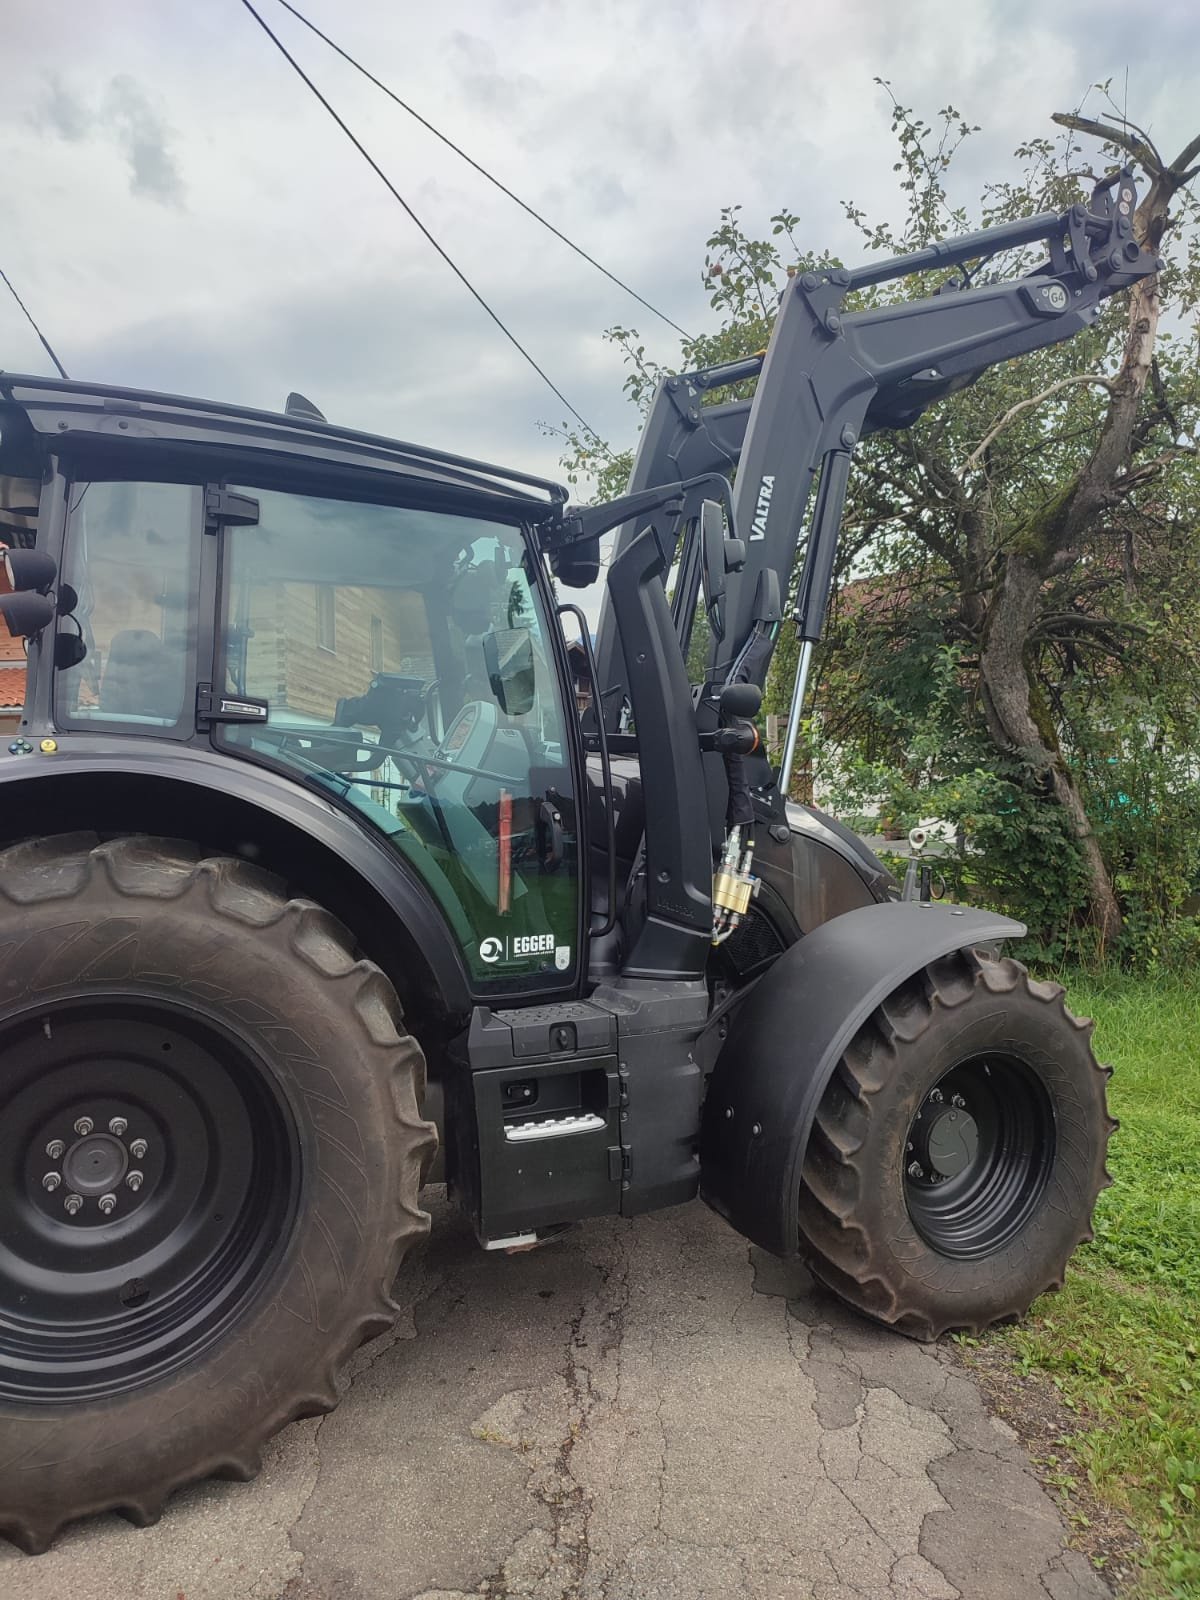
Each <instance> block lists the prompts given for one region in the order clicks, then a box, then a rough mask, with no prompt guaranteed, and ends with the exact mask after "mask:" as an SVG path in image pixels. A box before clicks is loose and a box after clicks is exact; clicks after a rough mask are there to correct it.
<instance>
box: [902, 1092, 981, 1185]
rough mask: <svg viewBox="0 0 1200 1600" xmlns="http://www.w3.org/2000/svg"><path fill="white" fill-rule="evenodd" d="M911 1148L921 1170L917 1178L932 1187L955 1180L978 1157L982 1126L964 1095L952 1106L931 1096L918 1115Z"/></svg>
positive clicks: (912, 1173) (957, 1096)
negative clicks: (929, 1182)
mask: <svg viewBox="0 0 1200 1600" xmlns="http://www.w3.org/2000/svg"><path fill="white" fill-rule="evenodd" d="M913 1135H914V1137H913V1138H912V1146H913V1155H914V1157H915V1162H916V1164H917V1165H919V1166H920V1168H921V1173H920V1174H919V1175H918V1174H917V1173H915V1172H911V1168H910V1175H911V1176H912V1177H914V1178H916V1177H918V1176H923V1177H925V1178H927V1179H929V1181H931V1182H933V1183H940V1182H942V1181H943V1180H944V1179H946V1178H956V1177H957V1176H958V1175H959V1173H960V1172H963V1171H965V1170H966V1168H967V1167H969V1166H970V1164H971V1162H972V1161H974V1160H975V1157H976V1156H977V1155H978V1153H979V1125H978V1123H977V1122H976V1121H975V1118H974V1117H973V1116H972V1115H971V1113H970V1110H969V1109H968V1108H967V1105H966V1102H965V1101H964V1100H963V1099H962V1096H961V1095H956V1096H955V1099H954V1103H953V1104H947V1103H946V1101H945V1099H944V1098H943V1097H941V1096H939V1098H938V1099H937V1100H935V1099H934V1098H933V1097H932V1096H930V1098H929V1099H928V1100H926V1102H925V1104H924V1105H923V1106H922V1107H921V1109H920V1111H919V1112H918V1113H917V1119H916V1122H915V1123H914V1125H913Z"/></svg>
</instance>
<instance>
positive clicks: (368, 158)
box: [242, 0, 600, 439]
mask: <svg viewBox="0 0 1200 1600" xmlns="http://www.w3.org/2000/svg"><path fill="white" fill-rule="evenodd" d="M242 5H243V6H245V8H246V10H247V11H248V12H249V13H250V15H251V16H252V17H253V18H254V20H255V22H257V23H258V25H259V27H260V28H261V29H262V30H263V32H264V33H265V34H266V36H267V38H268V39H270V41H271V43H272V44H273V45H274V46H275V48H276V49H277V50H278V51H279V53H280V55H282V56H283V57H284V59H285V60H286V61H287V63H288V64H289V66H290V67H291V68H292V70H293V71H294V72H295V73H296V74H297V76H299V77H300V78H302V79H303V80H304V82H305V83H306V84H307V85H308V87H309V89H311V90H312V92H313V94H314V95H315V96H316V97H317V99H318V100H319V101H320V102H321V104H322V105H323V106H324V107H325V109H326V111H328V113H329V115H330V116H331V117H332V118H333V120H334V121H335V122H336V123H337V125H338V127H339V128H340V129H341V130H342V132H343V133H344V134H345V135H346V137H347V139H349V141H350V143H351V144H352V145H353V146H354V148H355V149H356V150H357V151H358V153H359V155H360V156H362V158H363V160H364V161H365V162H366V163H367V165H368V166H369V167H370V168H371V169H372V171H373V172H374V173H375V175H376V177H378V178H379V179H380V181H381V182H382V183H383V184H384V185H385V186H386V188H387V190H388V192H389V193H390V194H391V196H392V198H393V200H395V201H397V203H398V204H399V205H401V206H402V207H403V208H404V210H405V211H406V212H407V213H408V215H409V217H410V218H411V220H412V221H413V222H414V223H415V224H416V225H417V227H418V228H419V229H420V230H421V232H422V233H423V234H424V235H425V238H426V239H427V240H428V241H429V243H430V244H431V245H432V246H433V248H434V249H435V250H436V251H437V253H438V255H439V256H441V258H442V260H443V261H444V262H445V263H446V265H447V266H448V267H449V268H450V270H451V272H453V274H454V276H455V277H456V278H457V279H458V280H459V282H460V283H461V284H462V285H463V287H464V288H465V289H466V290H467V291H468V293H469V294H470V295H471V297H472V298H473V299H474V300H476V301H477V302H478V303H479V305H481V306H482V307H483V309H484V310H485V311H486V312H487V314H488V316H489V317H491V319H492V321H493V322H494V323H495V324H496V326H497V327H498V328H499V329H500V332H501V333H502V334H503V335H504V337H505V338H506V339H507V340H508V341H509V343H510V344H511V345H512V346H513V347H514V349H516V350H518V351H519V352H520V353H521V355H523V356H524V358H525V360H526V361H528V363H529V365H530V366H531V367H532V368H533V370H534V371H535V372H536V373H537V375H538V377H539V378H541V380H542V382H543V383H544V384H545V385H546V387H547V388H548V389H550V390H551V391H552V392H553V393H554V394H555V395H557V396H558V398H559V399H560V400H561V401H562V403H563V405H564V406H566V408H567V410H568V411H569V412H570V413H571V415H572V416H573V417H574V418H575V420H576V422H578V423H579V424H580V426H581V427H583V428H584V429H585V430H586V431H587V432H588V433H590V434H591V436H592V438H593V439H598V438H599V437H600V435H599V434H598V433H597V432H596V430H595V428H593V427H592V425H591V423H590V422H588V421H587V419H586V418H585V417H582V416H581V415H580V414H579V412H578V411H576V409H575V407H574V406H573V405H572V404H571V402H570V401H569V400H568V399H567V397H566V395H565V394H564V393H563V392H562V390H561V389H560V388H559V387H558V385H557V384H556V383H554V382H553V380H552V379H551V378H549V377H548V376H547V375H546V373H545V372H544V371H543V370H542V368H541V367H540V366H538V364H537V362H536V361H535V360H534V359H533V357H532V356H531V355H530V353H529V351H528V350H526V348H525V346H524V345H523V344H522V343H521V341H520V340H519V339H518V338H517V336H516V334H515V333H513V332H512V330H511V329H510V328H508V327H507V326H506V324H505V323H504V322H502V321H501V320H500V317H499V316H498V315H497V313H496V312H495V311H493V310H492V308H491V306H490V305H488V303H487V301H486V300H485V299H484V298H483V296H482V295H481V294H480V292H479V290H478V289H477V288H476V287H475V285H474V284H473V283H472V282H471V280H470V279H469V278H468V277H467V275H466V273H464V272H463V271H462V269H461V268H460V267H459V266H458V265H457V264H456V263H455V262H454V261H452V260H451V258H450V256H449V255H447V253H446V251H445V250H443V249H442V247H441V245H440V244H439V243H438V242H437V240H436V239H435V238H434V237H433V235H432V234H431V233H430V231H429V229H428V228H427V227H426V226H425V224H424V223H423V222H422V221H421V219H420V217H418V216H417V214H416V212H415V211H414V210H413V208H412V207H411V206H410V205H409V203H408V201H407V200H406V199H405V198H404V196H403V195H402V194H401V193H400V191H399V189H397V188H396V186H395V184H394V183H393V182H392V180H391V179H390V178H389V177H388V175H387V173H386V172H384V170H383V168H382V167H381V166H380V165H379V163H378V162H377V161H376V160H375V158H374V157H373V156H372V155H371V154H370V153H369V151H368V150H367V148H366V146H365V145H364V144H363V143H362V141H361V140H360V139H359V138H358V137H357V135H355V134H354V133H352V132H351V130H350V128H349V127H347V125H346V123H345V122H344V121H343V120H342V118H341V117H340V116H339V115H338V113H337V112H336V111H335V110H334V109H333V107H332V106H331V105H330V103H329V101H328V100H326V98H325V96H324V95H323V94H322V93H321V91H320V89H318V88H317V86H316V84H315V83H314V82H313V81H312V79H311V78H310V77H309V76H308V74H307V73H306V72H305V70H304V68H303V67H302V66H301V65H300V63H299V62H298V61H297V60H296V58H295V57H294V56H293V55H292V54H291V52H290V51H289V50H288V48H287V46H286V45H285V44H284V43H283V41H282V40H281V39H280V38H279V37H278V35H277V34H275V33H273V32H272V30H271V29H270V28H269V27H268V26H267V24H266V22H264V21H263V19H262V17H261V16H259V14H258V12H257V11H256V10H255V9H254V7H253V5H252V4H251V3H250V0H242Z"/></svg>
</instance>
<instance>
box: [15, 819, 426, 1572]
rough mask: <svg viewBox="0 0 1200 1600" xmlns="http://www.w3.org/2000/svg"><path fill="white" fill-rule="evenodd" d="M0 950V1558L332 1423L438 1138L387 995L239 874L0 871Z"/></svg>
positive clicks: (123, 852) (177, 856)
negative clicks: (295, 1425)
mask: <svg viewBox="0 0 1200 1600" xmlns="http://www.w3.org/2000/svg"><path fill="white" fill-rule="evenodd" d="M0 945H2V946H3V960H2V961H0V1534H4V1535H6V1536H7V1537H8V1538H9V1539H11V1540H12V1541H13V1542H14V1543H15V1544H17V1545H19V1546H20V1547H21V1548H22V1549H24V1550H27V1551H31V1552H37V1551H40V1550H44V1549H45V1548H46V1547H47V1545H48V1544H49V1543H50V1542H51V1540H52V1539H53V1538H54V1536H55V1534H56V1533H57V1532H58V1530H59V1529H60V1528H61V1527H62V1526H63V1524H64V1523H67V1522H70V1521H72V1520H73V1519H75V1518H77V1517H82V1516H86V1515H89V1514H91V1513H93V1512H98V1511H106V1510H117V1511H120V1512H122V1513H124V1514H125V1515H126V1516H127V1517H128V1518H129V1519H130V1520H132V1521H133V1522H135V1523H137V1524H139V1525H143V1524H146V1523H149V1522H153V1521H154V1520H156V1518H157V1517H158V1515H159V1513H160V1511H161V1510H162V1507H163V1503H164V1501H165V1500H166V1498H167V1496H168V1495H170V1494H171V1493H172V1491H173V1490H175V1489H178V1488H179V1487H180V1486H181V1485H183V1484H186V1483H189V1482H191V1481H193V1480H195V1479H198V1478H203V1477H207V1476H209V1475H210V1474H217V1475H220V1476H224V1477H232V1478H237V1479H245V1478H249V1477H252V1476H253V1475H254V1473H255V1472H256V1471H257V1469H258V1464H259V1455H260V1451H261V1449H262V1446H263V1445H264V1444H265V1442H266V1441H267V1440H268V1439H269V1438H270V1437H271V1436H272V1435H273V1434H274V1433H276V1432H277V1431H278V1430H279V1429H280V1428H282V1427H284V1426H285V1425H286V1424H287V1423H289V1422H291V1421H293V1420H294V1419H295V1418H298V1417H303V1416H309V1415H312V1414H314V1413H317V1412H322V1411H328V1410H330V1409H331V1408H332V1407H333V1406H334V1405H336V1403H337V1399H338V1390H337V1374H338V1369H339V1366H340V1364H341V1363H342V1362H343V1361H345V1359H346V1358H347V1357H348V1356H349V1355H350V1354H351V1352H352V1351H353V1350H354V1349H355V1348H356V1347H357V1346H358V1345H359V1344H361V1343H362V1342H363V1340H364V1339H368V1338H370V1337H372V1336H373V1335H375V1334H378V1333H381V1332H382V1331H383V1330H384V1329H385V1328H386V1327H388V1326H389V1325H390V1323H391V1321H392V1319H393V1314H394V1311H395V1307H394V1305H393V1304H392V1301H391V1299H390V1289H391V1284H392V1281H393V1279H394V1277H395V1274H396V1269H397V1267H398V1266H399V1264H400V1261H401V1260H402V1258H403V1257H404V1255H405V1254H406V1253H407V1251H408V1250H409V1249H410V1248H411V1247H412V1246H413V1245H414V1244H415V1243H416V1242H417V1241H419V1240H420V1239H422V1238H424V1236H425V1234H426V1233H427V1231H428V1227H429V1219H428V1216H427V1215H426V1214H425V1213H424V1212H423V1211H422V1210H421V1209H420V1206H419V1202H418V1193H419V1190H420V1186H421V1182H422V1179H423V1176H424V1172H425V1169H426V1167H427V1165H428V1161H429V1159H430V1157H431V1155H432V1152H433V1148H434V1142H435V1138H434V1132H433V1129H432V1127H431V1126H430V1125H429V1124H428V1123H426V1122H424V1121H423V1120H422V1118H421V1114H420V1100H421V1096H422V1094H423V1091H424V1080H425V1064H424V1059H423V1057H422V1055H421V1051H420V1049H419V1048H418V1046H417V1044H416V1042H415V1041H414V1040H413V1039H412V1038H411V1037H410V1036H409V1035H408V1034H407V1033H406V1032H405V1030H404V1028H403V1026H402V1024H401V1022H400V1008H399V1004H398V1002H397V999H396V995H395V992H394V991H393V989H392V986H391V984H390V983H389V982H388V981H387V979H386V978H385V977H384V975H383V973H382V972H381V971H380V970H379V969H378V968H377V967H376V966H374V965H372V964H371V963H370V962H368V961H364V960H361V959H359V958H358V957H357V955H356V954H355V952H354V949H353V947H352V943H351V940H350V938H349V936H348V934H347V932H346V930H345V929H344V928H343V927H342V926H341V925H340V924H339V923H338V922H336V921H335V920H334V918H333V917H331V916H330V915H329V914H328V913H327V912H325V911H323V910H322V909H321V908H320V907H319V906H317V905H314V904H312V903H311V902H309V901H306V900H296V899H288V898H287V897H286V895H285V894H284V893H283V891H282V887H281V885H280V884H279V883H278V882H277V881H276V880H275V879H274V878H272V877H270V876H269V875H268V874H267V873H264V872H262V871H259V870H258V869H257V868H254V867H251V866H249V865H247V864H246V863H245V862H243V861H239V860H233V859H227V858H223V857H218V858H204V857H203V856H202V855H201V853H200V852H199V850H198V849H197V848H196V847H195V846H193V845H189V844H180V843H176V842H173V841H167V840H162V839H147V838H121V839H116V840H110V841H108V842H106V843H100V842H99V841H98V840H97V839H96V838H95V837H94V836H92V835H71V836H65V837H55V838H47V839H40V840H36V841H33V842H31V843H26V844H21V845H16V846H14V847H12V848H10V849H7V850H5V851H3V852H0Z"/></svg>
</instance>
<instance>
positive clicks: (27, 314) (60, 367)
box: [0, 267, 71, 383]
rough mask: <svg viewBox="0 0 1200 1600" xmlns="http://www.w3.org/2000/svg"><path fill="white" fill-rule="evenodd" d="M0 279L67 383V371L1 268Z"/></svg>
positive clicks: (60, 375) (68, 380)
mask: <svg viewBox="0 0 1200 1600" xmlns="http://www.w3.org/2000/svg"><path fill="white" fill-rule="evenodd" d="M0 278H3V279H4V282H5V285H6V286H7V288H8V292H9V294H11V295H12V297H13V299H14V300H15V301H16V302H17V304H18V305H19V306H20V308H21V310H22V311H23V312H24V313H25V320H26V322H28V324H29V326H30V327H31V328H32V329H33V331H34V333H36V334H37V336H38V338H39V339H40V340H41V341H42V348H43V349H44V350H45V352H46V354H47V355H48V356H49V357H50V359H51V361H53V363H54V365H55V366H56V367H57V368H58V375H59V377H60V378H66V380H67V382H68V383H69V382H70V381H71V380H70V379H69V378H67V369H66V367H64V366H63V364H62V362H61V361H60V360H59V359H58V357H57V356H56V355H55V354H54V347H53V345H52V344H51V343H50V341H49V339H47V337H46V335H45V334H44V333H43V332H42V330H41V329H40V328H39V327H38V325H37V323H36V322H35V321H34V320H33V312H32V311H30V309H29V307H28V306H27V305H26V304H25V302H24V300H22V299H21V296H20V295H19V294H18V293H17V291H16V290H15V289H14V288H13V286H12V279H11V278H10V277H9V276H8V273H7V272H5V271H4V269H3V268H2V267H0Z"/></svg>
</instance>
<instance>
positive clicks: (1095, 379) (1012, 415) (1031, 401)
mask: <svg viewBox="0 0 1200 1600" xmlns="http://www.w3.org/2000/svg"><path fill="white" fill-rule="evenodd" d="M1077 383H1094V384H1098V385H1099V386H1100V388H1102V389H1107V390H1108V392H1109V394H1111V393H1112V387H1113V386H1112V384H1111V382H1110V381H1109V379H1107V378H1105V377H1102V376H1101V375H1100V373H1098V372H1080V373H1075V374H1074V375H1073V376H1071V377H1069V378H1060V379H1059V380H1058V382H1057V383H1052V384H1051V385H1050V387H1049V388H1048V389H1043V390H1042V392H1041V393H1040V394H1034V395H1030V397H1029V398H1028V400H1019V401H1018V402H1017V404H1016V405H1015V406H1010V407H1009V409H1008V410H1007V411H1006V412H1005V413H1004V415H1003V416H1002V417H1001V418H1000V421H999V422H998V423H997V424H996V426H995V427H994V428H993V429H992V431H991V432H990V433H989V434H987V435H986V437H985V438H984V439H983V440H981V442H980V443H979V444H977V445H976V446H975V448H974V450H972V451H971V454H970V455H969V456H968V457H967V459H966V460H965V461H964V462H963V464H962V466H961V467H960V468H959V472H958V477H959V481H960V482H961V481H962V479H963V478H965V477H966V475H967V473H968V472H970V470H971V468H972V467H975V466H978V464H979V462H980V460H981V459H982V457H983V454H984V452H985V451H986V450H987V447H988V446H989V445H990V444H991V443H992V441H993V440H994V439H996V438H998V437H999V436H1000V434H1002V433H1003V432H1004V430H1005V428H1007V427H1008V425H1009V423H1010V422H1013V421H1014V420H1015V419H1016V418H1017V417H1019V416H1020V414H1021V412H1022V411H1028V410H1029V408H1030V406H1040V405H1041V403H1042V401H1043V400H1049V399H1050V397H1051V396H1052V395H1055V394H1057V393H1058V392H1059V390H1060V389H1069V388H1071V386H1072V385H1073V384H1077Z"/></svg>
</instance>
